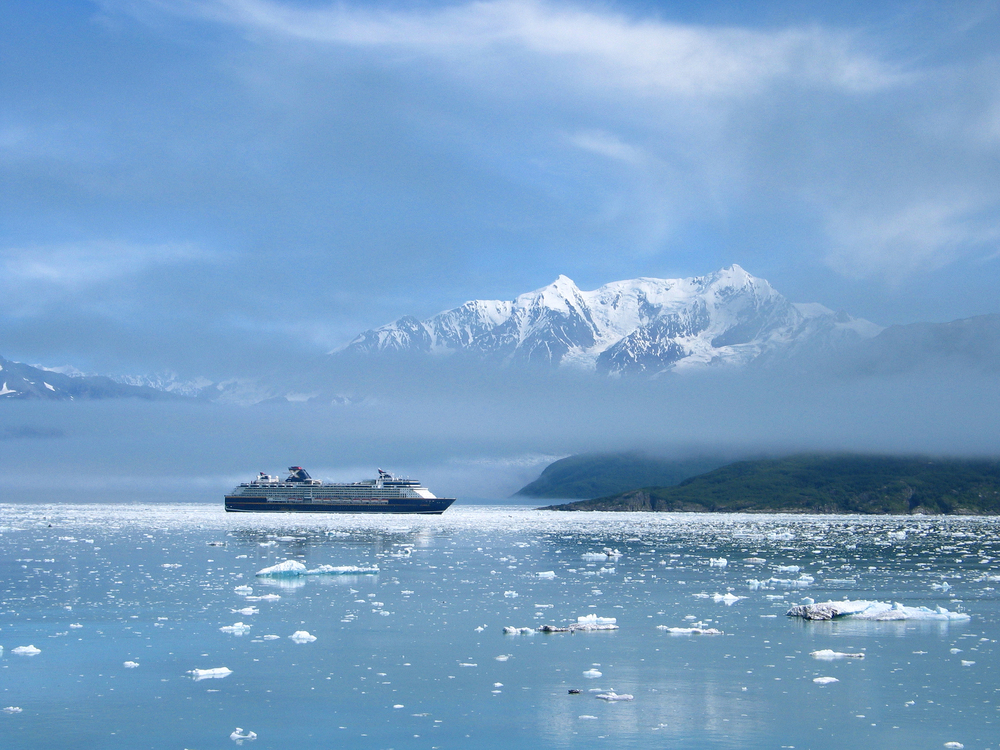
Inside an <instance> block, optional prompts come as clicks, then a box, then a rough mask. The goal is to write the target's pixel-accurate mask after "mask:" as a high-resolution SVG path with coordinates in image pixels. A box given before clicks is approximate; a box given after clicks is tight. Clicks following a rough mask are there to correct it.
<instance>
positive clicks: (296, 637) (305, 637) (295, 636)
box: [288, 630, 316, 643]
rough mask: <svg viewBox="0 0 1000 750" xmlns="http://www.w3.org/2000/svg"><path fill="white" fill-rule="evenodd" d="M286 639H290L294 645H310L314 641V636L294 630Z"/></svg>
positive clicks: (304, 631) (305, 631) (306, 631)
mask: <svg viewBox="0 0 1000 750" xmlns="http://www.w3.org/2000/svg"><path fill="white" fill-rule="evenodd" d="M288 637H289V638H291V639H292V640H293V641H295V642H296V643H312V642H313V641H315V640H316V636H314V635H313V634H312V633H310V632H309V631H308V630H296V631H295V632H294V633H292V634H291V635H290V636H288Z"/></svg>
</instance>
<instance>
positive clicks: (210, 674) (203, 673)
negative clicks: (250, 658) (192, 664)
mask: <svg viewBox="0 0 1000 750" xmlns="http://www.w3.org/2000/svg"><path fill="white" fill-rule="evenodd" d="M187 673H188V674H189V675H192V676H193V677H194V679H195V682H198V681H199V680H221V679H222V678H223V677H229V675H231V674H232V673H233V670H231V669H229V668H228V667H213V668H211V669H189V670H188V672H187Z"/></svg>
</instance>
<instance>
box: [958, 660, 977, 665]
mask: <svg viewBox="0 0 1000 750" xmlns="http://www.w3.org/2000/svg"><path fill="white" fill-rule="evenodd" d="M961 661H962V666H963V667H971V666H972V665H973V664H975V663H976V662H974V661H968V660H967V659H962V660H961Z"/></svg>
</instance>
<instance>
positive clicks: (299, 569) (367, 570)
mask: <svg viewBox="0 0 1000 750" xmlns="http://www.w3.org/2000/svg"><path fill="white" fill-rule="evenodd" d="M372 573H378V566H377V565H373V566H371V567H359V566H357V565H320V566H319V567H318V568H312V569H309V568H307V567H306V566H305V565H303V564H302V563H300V562H299V561H298V560H285V561H284V562H280V563H278V564H277V565H272V566H271V567H269V568H264V569H263V570H258V571H257V577H258V578H297V577H298V576H326V575H366V574H372Z"/></svg>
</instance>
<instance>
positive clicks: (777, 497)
mask: <svg viewBox="0 0 1000 750" xmlns="http://www.w3.org/2000/svg"><path fill="white" fill-rule="evenodd" d="M546 510H631V511H701V512H755V513H769V512H785V513H896V514H921V513H927V514H938V513H944V514H997V513H1000V460H960V459H940V458H919V457H895V456H858V455H799V456H791V457H788V458H779V459H768V460H757V461H739V462H737V463H733V464H729V465H728V466H723V467H722V468H719V469H715V470H714V471H709V472H707V473H705V474H701V475H699V476H696V477H692V478H690V479H686V480H685V481H683V482H681V483H680V484H678V485H677V486H674V487H655V486H650V487H645V488H643V489H636V490H631V491H628V492H623V493H620V494H616V495H613V496H611V497H602V498H598V499H596V500H584V501H580V502H574V503H567V504H564V505H553V506H550V507H549V508H546Z"/></svg>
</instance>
